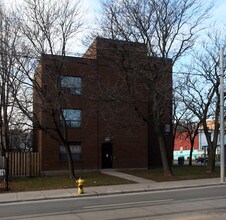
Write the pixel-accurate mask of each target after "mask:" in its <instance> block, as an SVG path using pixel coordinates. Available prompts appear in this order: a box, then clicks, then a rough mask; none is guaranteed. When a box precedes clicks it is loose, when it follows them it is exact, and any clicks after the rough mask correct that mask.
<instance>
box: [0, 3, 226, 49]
mask: <svg viewBox="0 0 226 220" xmlns="http://www.w3.org/2000/svg"><path fill="white" fill-rule="evenodd" d="M0 1H2V2H3V3H4V4H5V5H6V6H10V5H11V4H14V3H15V2H20V1H23V0H0ZM71 1H76V0H71ZM81 1H82V6H83V9H84V10H85V11H86V14H85V16H86V20H88V22H87V24H88V25H89V26H90V27H92V28H93V27H95V25H94V24H95V23H94V22H95V18H96V17H98V15H99V14H100V10H101V0H81ZM200 1H211V0H200ZM215 5H216V6H215V9H214V12H213V15H212V18H211V21H212V23H213V22H216V24H225V25H226V0H215ZM80 38H81V37H80ZM77 42H78V45H77V48H78V52H80V53H83V52H84V51H85V50H86V48H85V47H84V45H83V44H82V43H81V42H79V40H78V41H77ZM76 52H77V51H76Z"/></svg>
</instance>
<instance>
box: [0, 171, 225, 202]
mask: <svg viewBox="0 0 226 220" xmlns="http://www.w3.org/2000/svg"><path fill="white" fill-rule="evenodd" d="M102 172H104V173H106V174H108V175H114V176H119V177H121V178H125V179H129V180H133V181H134V182H136V183H134V184H124V185H109V186H94V187H85V188H84V191H85V193H84V194H81V195H78V194H77V188H70V189H57V190H41V191H29V192H9V193H8V192H4V193H0V203H9V202H22V201H32V200H46V199H62V198H76V197H77V198H78V197H84V196H100V195H110V194H119V193H131V192H147V191H158V190H172V189H183V188H191V187H204V186H211V185H213V186H214V185H221V183H220V178H211V179H198V180H181V181H169V182H154V181H151V180H146V179H142V178H139V177H135V176H132V175H128V174H124V173H121V172H117V171H113V170H112V171H111V170H110V171H102ZM222 184H226V183H222Z"/></svg>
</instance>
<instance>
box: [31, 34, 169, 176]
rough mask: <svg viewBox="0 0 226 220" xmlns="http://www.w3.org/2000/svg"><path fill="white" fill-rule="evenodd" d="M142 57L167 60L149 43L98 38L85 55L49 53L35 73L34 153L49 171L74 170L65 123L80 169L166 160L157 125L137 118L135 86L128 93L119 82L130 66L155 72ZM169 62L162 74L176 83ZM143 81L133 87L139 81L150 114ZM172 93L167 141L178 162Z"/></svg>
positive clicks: (143, 105)
mask: <svg viewBox="0 0 226 220" xmlns="http://www.w3.org/2000/svg"><path fill="white" fill-rule="evenodd" d="M141 60H142V62H143V61H144V60H145V62H149V63H152V64H151V65H149V67H150V66H155V69H156V68H157V69H158V65H161V63H162V61H161V59H159V58H151V57H148V56H147V50H146V46H145V45H144V44H139V43H132V42H124V41H116V40H109V39H103V38H97V39H96V40H95V41H94V43H93V44H92V45H91V46H90V48H89V49H88V50H87V52H86V53H85V54H84V56H83V57H82V58H80V57H62V56H52V55H43V57H42V60H41V62H40V65H39V67H38V69H37V73H36V75H35V81H36V83H37V85H38V87H37V88H38V89H36V90H35V91H34V115H35V117H34V118H36V120H35V119H34V120H35V121H36V123H34V151H37V152H40V154H41V171H42V172H43V173H48V172H53V171H66V170H67V169H68V162H67V157H66V151H65V148H64V147H63V145H62V143H60V142H59V140H58V138H57V136H58V135H59V134H58V133H57V129H56V128H59V129H61V131H62V124H63V123H66V127H67V129H66V131H65V132H66V133H65V132H62V133H63V134H65V135H67V139H68V141H69V143H70V149H71V152H72V157H73V161H74V166H75V169H76V170H87V169H95V170H96V169H102V168H114V169H123V168H148V167H150V166H152V165H160V164H161V157H160V152H159V146H158V140H157V138H156V136H155V135H154V131H153V128H152V127H151V126H148V124H147V123H145V122H144V121H142V120H141V119H140V118H139V117H137V113H136V112H135V111H134V109H133V108H131V106H130V105H129V104H128V103H129V101H131V100H130V99H131V97H130V96H129V95H130V94H129V93H132V92H134V90H133V91H132V89H131V90H129V91H128V88H126V87H125V86H124V85H122V84H120V81H119V79H120V77H121V75H120V72H121V71H124V70H125V66H126V68H128V69H130V71H131V70H133V71H134V72H136V71H139V73H142V71H145V73H147V72H148V74H152V68H149V69H147V68H146V67H145V65H137V63H138V62H140V61H141ZM153 60H154V61H155V60H157V61H156V62H153ZM156 63H157V64H156ZM167 66H168V67H167V71H166V73H160V74H163V75H167V80H168V85H169V86H170V87H172V66H171V61H170V60H167ZM55 67H56V68H55ZM142 68H143V69H142ZM56 69H57V70H59V69H60V72H57V71H56ZM160 69H161V68H159V71H160ZM125 77H130V76H129V75H125ZM141 80H142V79H141V77H140V78H139V79H136V80H135V78H133V80H132V83H133V85H134V83H135V82H136V92H134V93H136V94H135V96H134V97H135V102H136V104H137V105H138V106H139V108H140V109H142V112H143V113H144V114H148V108H149V105H150V103H148V102H147V101H146V100H147V99H146V98H145V97H147V95H148V94H147V93H146V92H145V91H144V90H143V88H142V87H141V86H140V87H139V85H141ZM139 83H140V84H139ZM121 94H123V97H122V96H121ZM126 94H128V96H127V95H126ZM169 97H170V98H169V100H168V101H167V102H168V103H167V104H166V109H165V111H168V112H169V115H170V116H169V117H168V118H165V126H166V125H167V126H166V127H167V132H166V136H165V141H166V145H167V154H168V157H169V160H170V161H172V157H173V146H172V129H171V126H172V124H171V121H172V119H171V107H172V106H171V101H172V94H169ZM119 100H120V102H119ZM122 103H123V104H122ZM55 110H58V111H55ZM59 111H62V112H63V115H64V119H65V122H64V120H63V119H62V118H61V116H60V114H59ZM57 112H58V113H57ZM55 113H56V115H54V117H53V114H55ZM36 124H39V126H36ZM40 125H41V126H40ZM163 126H164V125H163ZM41 127H42V129H41Z"/></svg>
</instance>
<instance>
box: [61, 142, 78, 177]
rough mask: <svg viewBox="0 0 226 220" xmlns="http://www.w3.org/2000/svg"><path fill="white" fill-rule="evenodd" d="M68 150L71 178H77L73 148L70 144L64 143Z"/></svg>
mask: <svg viewBox="0 0 226 220" xmlns="http://www.w3.org/2000/svg"><path fill="white" fill-rule="evenodd" d="M64 146H65V148H66V151H67V158H68V166H69V171H70V178H74V179H75V178H76V176H75V170H74V163H73V159H72V155H71V149H70V146H69V145H68V144H65V145H64Z"/></svg>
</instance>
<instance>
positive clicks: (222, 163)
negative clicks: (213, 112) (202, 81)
mask: <svg viewBox="0 0 226 220" xmlns="http://www.w3.org/2000/svg"><path fill="white" fill-rule="evenodd" d="M220 146H221V175H220V176H221V183H224V182H225V171H224V164H225V161H224V154H225V152H224V150H225V149H224V67H223V48H220Z"/></svg>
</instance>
